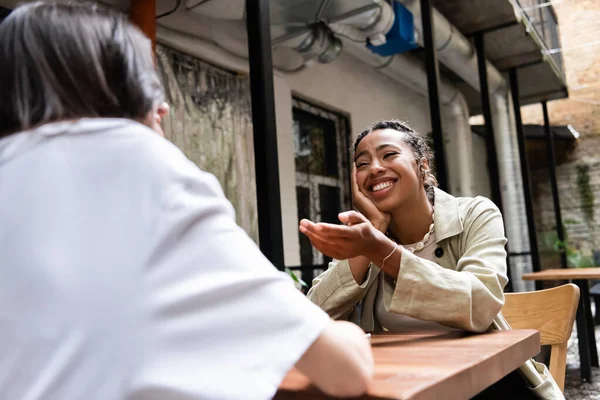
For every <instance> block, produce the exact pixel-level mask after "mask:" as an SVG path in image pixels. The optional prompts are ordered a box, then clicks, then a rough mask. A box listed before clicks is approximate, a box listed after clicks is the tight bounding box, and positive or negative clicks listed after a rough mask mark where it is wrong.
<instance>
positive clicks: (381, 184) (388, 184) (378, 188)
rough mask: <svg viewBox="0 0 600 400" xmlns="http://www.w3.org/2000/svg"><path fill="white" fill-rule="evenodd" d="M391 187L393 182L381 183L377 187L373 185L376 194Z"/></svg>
mask: <svg viewBox="0 0 600 400" xmlns="http://www.w3.org/2000/svg"><path fill="white" fill-rule="evenodd" d="M390 186H392V182H391V181H387V182H381V183H378V184H376V185H373V191H374V192H378V191H380V190H383V189H385V188H387V187H390Z"/></svg>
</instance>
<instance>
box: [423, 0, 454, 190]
mask: <svg viewBox="0 0 600 400" xmlns="http://www.w3.org/2000/svg"><path fill="white" fill-rule="evenodd" d="M431 14H432V7H431V4H430V3H429V0H421V22H422V25H423V44H424V46H425V66H426V69H427V90H428V94H429V95H428V100H429V115H430V118H431V137H432V139H433V150H434V157H435V168H436V175H437V181H438V185H439V187H440V188H441V189H442V190H446V191H447V190H448V187H449V186H448V169H447V164H446V153H445V150H444V138H443V133H442V132H443V129H442V114H441V110H440V95H439V86H440V71H439V64H438V59H437V50H436V48H435V45H434V41H433V38H434V26H433V23H432V21H431Z"/></svg>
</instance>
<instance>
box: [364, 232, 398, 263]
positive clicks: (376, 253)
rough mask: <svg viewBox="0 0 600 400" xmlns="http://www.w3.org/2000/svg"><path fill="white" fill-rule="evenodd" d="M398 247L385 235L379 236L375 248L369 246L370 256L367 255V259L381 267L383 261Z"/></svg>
mask: <svg viewBox="0 0 600 400" xmlns="http://www.w3.org/2000/svg"><path fill="white" fill-rule="evenodd" d="M396 247H397V245H396V243H394V241H392V240H391V239H390V238H388V237H387V236H385V235H377V239H376V242H375V243H374V245H373V246H369V248H370V249H371V251H370V252H369V253H370V254H366V256H367V258H368V259H369V260H371V262H373V263H374V264H375V265H377V266H379V267H381V265H382V264H383V260H384V259H385V258H386V257H387V256H389V255H390V254H391V253H392V251H393V250H394V249H396Z"/></svg>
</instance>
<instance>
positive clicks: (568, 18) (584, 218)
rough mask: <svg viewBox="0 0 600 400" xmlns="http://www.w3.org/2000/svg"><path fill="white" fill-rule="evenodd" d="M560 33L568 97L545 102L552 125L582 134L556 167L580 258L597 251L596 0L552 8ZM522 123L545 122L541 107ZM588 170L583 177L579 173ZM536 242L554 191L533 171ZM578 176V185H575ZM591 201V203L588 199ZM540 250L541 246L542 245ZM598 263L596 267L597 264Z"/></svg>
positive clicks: (599, 112)
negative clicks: (561, 126) (582, 193)
mask: <svg viewBox="0 0 600 400" xmlns="http://www.w3.org/2000/svg"><path fill="white" fill-rule="evenodd" d="M554 9H555V11H556V14H557V17H558V22H559V29H560V39H561V47H562V49H563V54H562V55H563V63H564V66H565V73H566V77H567V84H568V88H569V98H568V99H564V100H557V101H552V102H549V103H548V111H549V116H550V123H551V124H553V125H569V124H570V125H572V126H573V128H574V129H575V130H577V131H578V132H579V133H580V135H581V136H580V139H579V140H578V143H577V145H576V146H575V149H574V150H573V151H572V152H571V153H570V155H569V157H568V159H567V161H566V162H564V163H562V164H560V165H558V166H557V180H558V189H559V194H560V202H561V210H562V218H563V222H564V223H565V228H566V230H567V234H568V239H569V240H568V243H569V245H570V246H571V247H573V248H574V249H578V250H579V251H580V253H581V254H583V255H586V256H589V257H590V258H592V255H593V252H594V251H597V252H600V227H599V226H598V225H597V221H600V210H597V207H598V205H600V1H598V0H564V1H562V2H560V3H557V4H555V5H554ZM521 112H522V117H523V123H526V124H543V117H542V109H541V106H540V105H531V106H526V107H523V108H522V110H521ZM585 169H587V174H586V173H583V172H582V171H584V170H585ZM585 175H587V179H589V189H590V192H588V193H589V194H587V195H584V198H586V199H587V200H586V201H584V203H583V204H584V205H585V204H592V207H591V210H590V211H591V214H593V217H592V218H590V213H586V212H585V211H586V208H585V207H583V208H582V198H581V196H580V190H581V189H582V188H584V186H585V185H582V184H581V181H585V180H586V179H585V178H586V176H585ZM531 178H532V183H533V192H534V193H533V194H534V209H535V213H536V216H535V217H536V228H537V231H538V237H539V242H543V239H544V237H548V236H549V235H551V233H549V232H553V231H554V228H555V225H556V224H555V221H556V220H555V217H554V208H553V202H552V193H551V189H550V184H549V174H548V170H547V169H541V170H535V171H531ZM578 178H579V182H580V183H579V184H578ZM589 199H591V201H590V200H589ZM540 246H541V248H543V247H544V244H543V243H540ZM542 260H543V264H544V265H543V268H547V267H555V266H558V257H556V256H551V255H550V253H546V254H545V256H543V259H542ZM598 261H599V262H598V263H597V264H598V265H600V260H598Z"/></svg>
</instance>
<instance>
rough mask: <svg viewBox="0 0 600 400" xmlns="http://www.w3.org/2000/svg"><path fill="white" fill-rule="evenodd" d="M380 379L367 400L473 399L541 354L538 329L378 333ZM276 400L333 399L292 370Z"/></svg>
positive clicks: (376, 348) (374, 340)
mask: <svg viewBox="0 0 600 400" xmlns="http://www.w3.org/2000/svg"><path fill="white" fill-rule="evenodd" d="M371 345H372V347H373V354H374V357H375V377H374V380H373V382H372V383H371V386H370V388H369V391H368V395H367V396H365V397H361V399H404V400H409V399H410V400H427V399H447V400H451V399H468V398H471V397H473V396H475V395H476V394H477V393H479V392H481V391H482V390H484V389H485V388H487V387H488V386H490V385H492V384H493V383H495V382H497V381H499V380H500V379H501V378H503V377H504V376H506V375H507V374H509V373H510V372H511V371H513V370H515V369H516V368H518V367H519V366H521V365H522V364H523V363H524V362H525V361H526V360H528V359H530V358H531V357H533V356H534V355H536V354H537V353H538V352H539V351H540V335H539V333H538V332H537V331H535V330H529V329H527V330H514V331H498V332H491V333H486V334H481V335H475V334H469V333H466V332H462V331H454V332H447V331H446V332H443V331H429V332H422V333H411V334H407V333H388V332H385V333H374V334H373V336H372V338H371ZM274 398H275V399H280V400H282V399H328V398H329V397H327V396H326V395H324V394H322V393H321V392H320V391H318V390H317V389H316V388H315V387H314V386H311V385H310V383H309V382H308V378H306V377H305V376H304V375H302V374H301V373H300V372H298V371H297V370H295V369H294V370H292V371H291V372H290V373H289V374H288V375H287V377H286V378H285V379H284V381H283V382H282V384H281V385H280V387H279V391H278V392H277V394H276V395H275V397H274Z"/></svg>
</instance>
